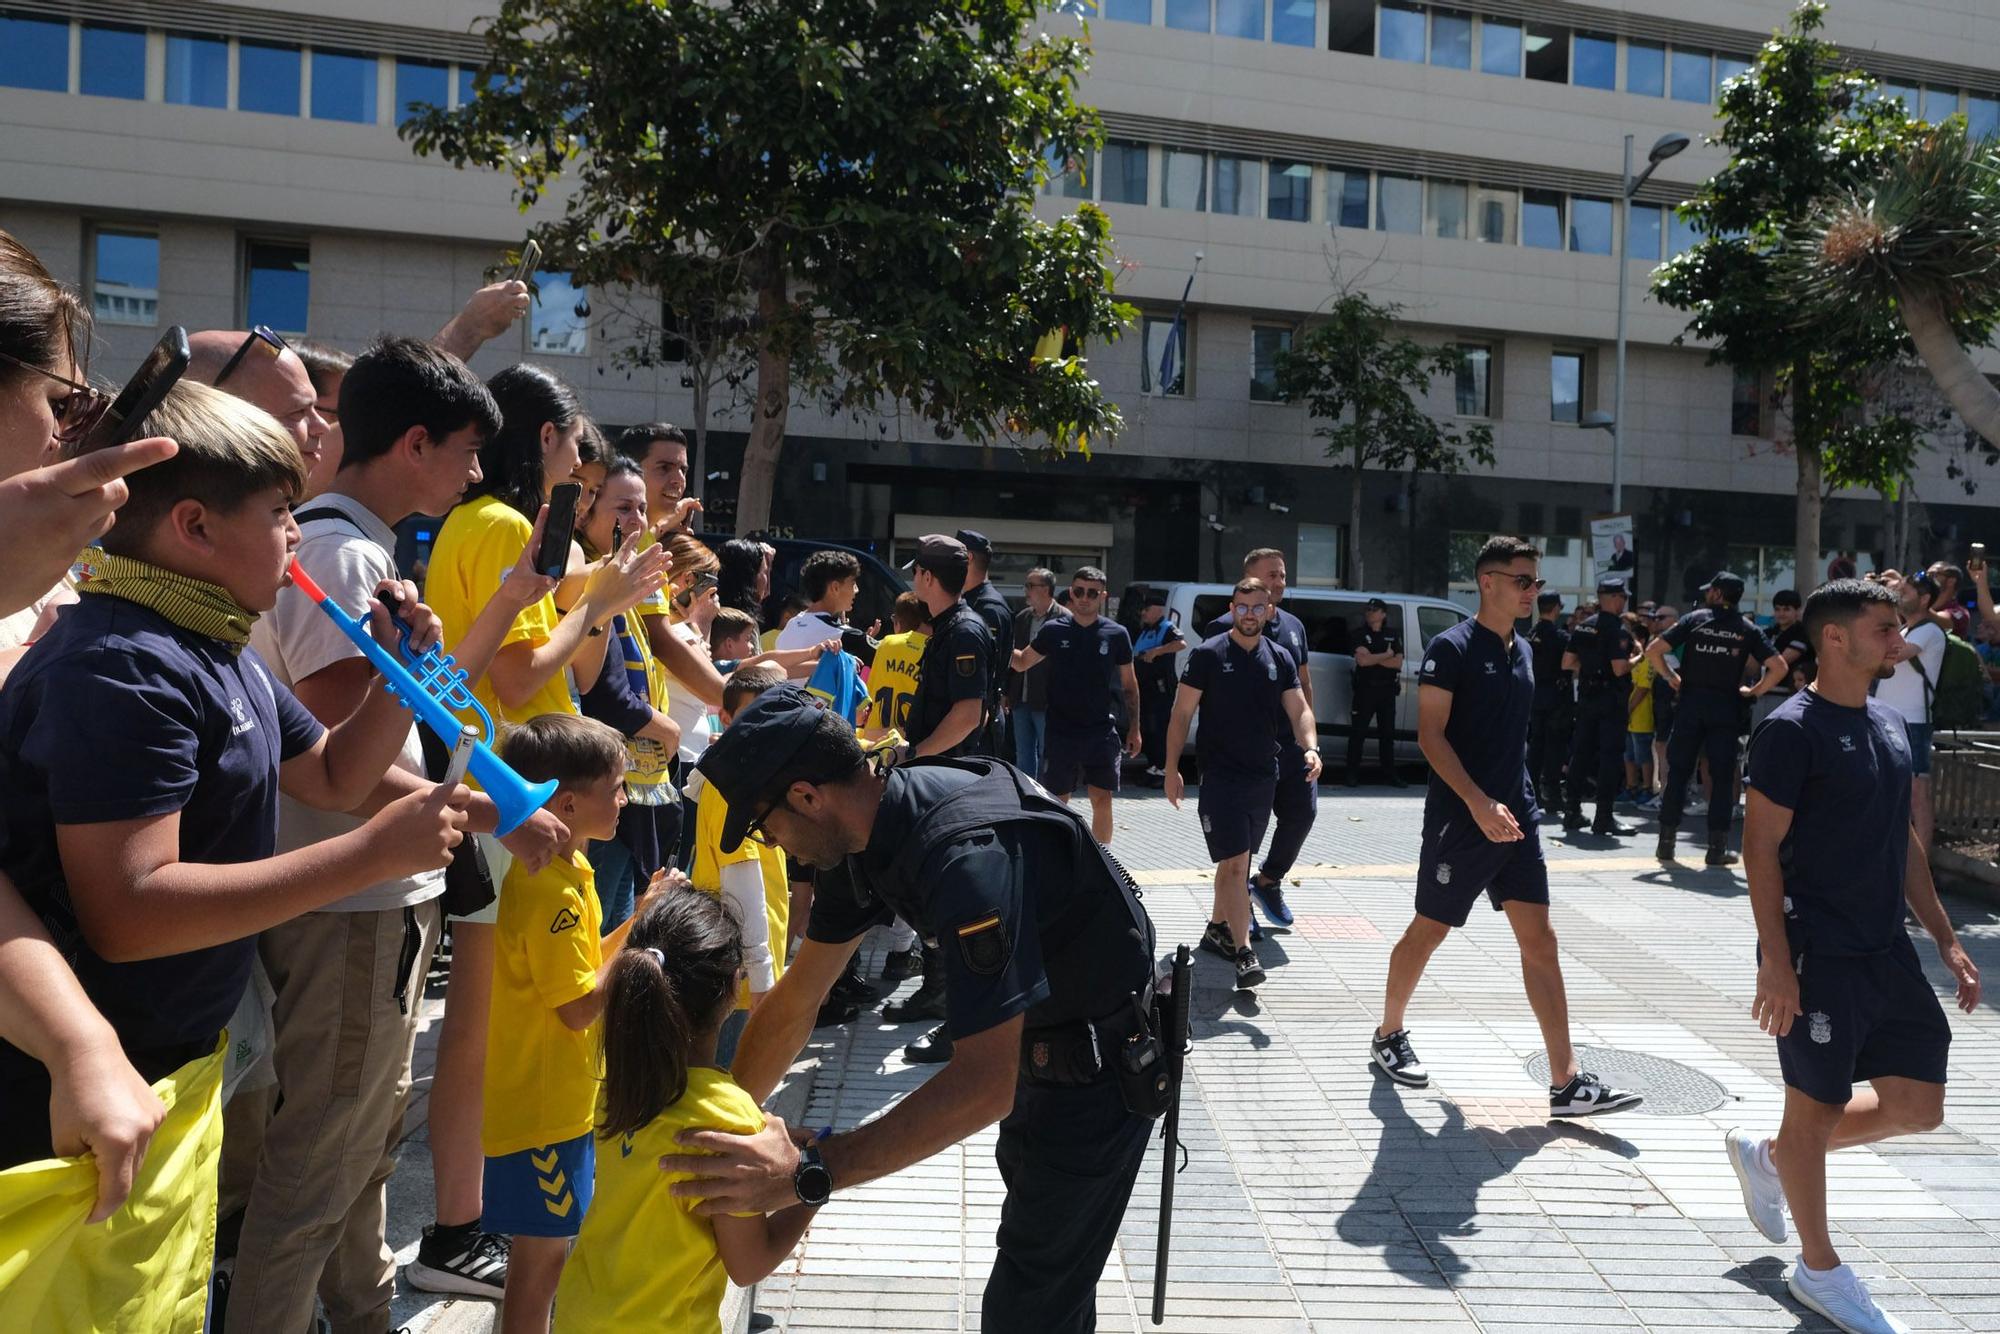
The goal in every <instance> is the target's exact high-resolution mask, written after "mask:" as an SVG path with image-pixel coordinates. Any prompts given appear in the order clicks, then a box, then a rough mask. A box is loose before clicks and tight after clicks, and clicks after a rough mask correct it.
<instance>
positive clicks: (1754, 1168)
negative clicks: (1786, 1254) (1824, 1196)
mask: <svg viewBox="0 0 2000 1334" xmlns="http://www.w3.org/2000/svg"><path fill="white" fill-rule="evenodd" d="M1722 1142H1723V1146H1724V1147H1725V1148H1726V1149H1728V1151H1729V1165H1730V1166H1731V1167H1733V1168H1735V1169H1736V1180H1737V1183H1738V1184H1739V1185H1741V1186H1742V1187H1743V1211H1744V1212H1745V1213H1747V1214H1749V1215H1750V1221H1751V1222H1752V1223H1755V1224H1756V1225H1757V1230H1758V1231H1759V1232H1761V1233H1763V1234H1764V1240H1766V1241H1774V1242H1782V1241H1783V1240H1784V1239H1785V1237H1786V1236H1787V1235H1788V1234H1787V1232H1786V1230H1785V1188H1784V1186H1783V1184H1782V1183H1780V1182H1779V1180H1778V1174H1777V1173H1776V1172H1775V1171H1773V1170H1772V1169H1771V1168H1769V1167H1767V1166H1765V1163H1764V1154H1763V1152H1762V1150H1763V1146H1764V1141H1763V1140H1760V1139H1757V1138H1756V1137H1755V1136H1753V1135H1751V1134H1750V1133H1749V1132H1748V1131H1745V1130H1742V1129H1736V1130H1731V1131H1730V1132H1729V1133H1728V1134H1727V1135H1725V1136H1724V1137H1723V1141H1722Z"/></svg>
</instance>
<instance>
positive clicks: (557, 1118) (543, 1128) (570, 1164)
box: [480, 713, 686, 1334]
mask: <svg viewBox="0 0 2000 1334" xmlns="http://www.w3.org/2000/svg"><path fill="white" fill-rule="evenodd" d="M500 754H501V757H502V758H503V759H505V760H506V761H507V762H508V763H509V764H511V765H512V766H514V768H515V770H516V771H517V772H518V773H520V775H521V776H522V777H523V778H526V779H527V780H528V781H529V782H531V783H538V782H544V781H546V780H548V779H554V780H556V782H557V783H558V784H559V785H560V786H558V787H557V789H556V794H555V795H554V796H553V797H551V798H549V803H548V809H549V810H551V811H553V812H554V813H555V814H556V815H557V816H558V817H559V818H560V819H561V820H562V822H563V823H564V824H565V825H566V826H568V828H569V838H568V840H567V841H566V842H564V843H563V845H562V847H561V849H560V851H559V852H558V854H557V856H556V858H555V860H554V861H552V862H550V863H549V865H548V866H547V867H546V868H545V869H543V870H541V871H533V872H531V871H529V870H528V869H527V868H526V867H525V866H524V865H522V864H521V863H519V862H516V863H515V864H514V867H513V869H511V870H510V871H508V872H507V878H506V880H505V881H504V882H503V883H502V885H501V887H500V912H499V917H498V919H497V921H496V922H495V923H494V958H493V1007H492V1012H491V1019H490V1022H489V1023H488V1026H487V1037H486V1081H485V1094H486V1097H485V1116H484V1120H483V1124H482V1126H481V1134H480V1141H481V1147H482V1149H483V1150H484V1151H485V1154H486V1169H485V1174H484V1193H485V1201H484V1206H483V1208H484V1212H483V1214H482V1215H481V1219H480V1225H481V1227H482V1228H483V1229H484V1230H485V1231H487V1232H492V1233H497V1234H500V1235H504V1236H510V1237H512V1238H513V1245H512V1251H511V1255H510V1258H509V1262H508V1266H507V1291H506V1297H505V1299H504V1304H503V1305H502V1307H501V1312H500V1329H501V1330H502V1331H503V1334H530V1332H531V1331H532V1334H547V1330H548V1327H549V1311H550V1308H551V1306H552V1305H553V1304H554V1301H555V1293H556V1283H557V1281H558V1280H559V1279H560V1278H561V1277H562V1267H563V1261H564V1259H565V1258H566V1257H567V1256H568V1254H569V1246H570V1242H571V1240H572V1239H574V1238H575V1236H576V1234H577V1229H578V1228H579V1227H580V1226H581V1225H582V1222H583V1215H584V1211H585V1210H587V1209H588V1208H589V1207H590V1194H591V1184H592V1180H593V1177H594V1168H595V1162H594V1151H593V1147H592V1137H591V1126H592V1124H593V1122H594V1120H595V1117H596V1104H597V1076H598V1051H597V1017H598V1015H599V1014H600V1013H602V1012H603V1009H604V981H605V978H606V976H607V975H608V972H609V967H608V965H607V964H606V962H605V961H606V960H607V959H609V958H611V957H612V956H614V955H616V954H617V952H618V948H619V946H621V945H623V944H624V943H625V936H626V933H627V932H628V931H630V929H631V922H630V921H628V922H626V923H625V925H624V926H621V927H619V928H618V929H617V930H615V931H613V932H612V933H611V934H610V935H609V936H607V937H605V938H603V939H602V940H600V939H599V938H598V926H599V922H600V913H599V909H598V903H597V892H596V886H595V884H594V883H593V876H592V874H591V869H590V862H589V860H588V859H587V858H586V857H585V856H584V854H583V849H584V848H585V847H586V846H587V845H588V844H589V842H590V840H591V839H594V838H609V837H611V836H613V835H614V834H615V833H616V832H617V829H618V813H619V811H620V810H621V809H622V808H623V807H624V805H625V764H626V754H625V739H624V738H623V737H621V736H620V735H619V734H618V732H617V730H616V729H615V728H612V727H608V726H606V725H605V724H603V723H600V722H595V721H593V720H591V719H588V718H581V717H578V716H576V715H575V714H567V713H548V714H543V715H541V716H539V717H536V718H531V719H529V720H528V721H527V722H525V723H523V724H521V725H520V726H519V727H516V728H514V729H512V730H511V731H509V732H508V734H507V736H506V738H505V739H504V740H503V741H502V742H501V744H500ZM670 881H671V883H670ZM685 883H686V882H685V880H684V879H681V878H680V877H679V876H678V875H677V874H675V875H672V876H670V875H669V874H668V873H665V872H662V873H661V875H659V876H657V877H655V878H654V881H653V884H652V885H651V886H650V887H649V888H648V889H647V891H646V894H645V896H644V898H642V899H641V901H640V905H639V906H640V907H641V908H643V907H644V906H645V904H646V903H647V902H649V901H651V900H652V899H653V898H654V897H655V896H656V895H657V894H659V893H661V892H663V891H664V890H666V889H669V888H673V887H679V886H684V885H685Z"/></svg>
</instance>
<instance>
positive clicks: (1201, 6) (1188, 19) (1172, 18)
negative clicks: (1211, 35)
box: [1167, 0, 1209, 32]
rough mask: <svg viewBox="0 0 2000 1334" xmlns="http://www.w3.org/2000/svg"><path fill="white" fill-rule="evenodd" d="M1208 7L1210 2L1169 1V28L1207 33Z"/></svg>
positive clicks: (1203, 0)
mask: <svg viewBox="0 0 2000 1334" xmlns="http://www.w3.org/2000/svg"><path fill="white" fill-rule="evenodd" d="M1208 7H1209V0H1167V26H1168V27H1169V28H1181V29H1185V30H1186V31H1188V32H1207V31H1208Z"/></svg>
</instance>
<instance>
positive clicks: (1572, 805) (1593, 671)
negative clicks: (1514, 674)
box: [1562, 574, 1637, 836]
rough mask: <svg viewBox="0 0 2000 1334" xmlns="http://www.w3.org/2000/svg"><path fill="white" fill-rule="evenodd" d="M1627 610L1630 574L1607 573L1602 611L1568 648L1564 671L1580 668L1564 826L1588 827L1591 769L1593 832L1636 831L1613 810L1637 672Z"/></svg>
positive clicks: (1600, 593) (1600, 591)
mask: <svg viewBox="0 0 2000 1334" xmlns="http://www.w3.org/2000/svg"><path fill="white" fill-rule="evenodd" d="M1624 615H1625V579H1624V576H1623V575H1616V574H1607V575H1605V576H1604V577H1603V578H1602V579H1599V580H1598V581H1597V615H1595V616H1593V617H1591V618H1590V619H1589V620H1587V621H1585V622H1584V623H1583V624H1582V625H1579V626H1577V627H1576V629H1574V630H1572V631H1571V632H1570V636H1569V647H1568V648H1567V649H1565V650H1564V652H1563V656H1562V667H1563V670H1564V671H1566V672H1574V673H1576V733H1575V737H1574V739H1573V740H1572V741H1571V743H1570V751H1569V773H1568V775H1567V776H1566V778H1565V781H1564V787H1565V791H1566V793H1567V797H1568V800H1567V801H1566V802H1565V803H1564V805H1563V828H1564V829H1581V828H1583V777H1584V775H1585V774H1591V775H1593V776H1594V777H1595V778H1596V780H1597V818H1596V819H1595V820H1593V821H1591V822H1590V832H1591V833H1593V834H1599V835H1605V836H1609V835H1614V834H1630V833H1633V832H1635V831H1634V830H1633V828H1632V826H1630V825H1623V824H1619V823H1618V818H1617V816H1616V814H1615V813H1614V809H1613V808H1614V804H1615V803H1616V802H1617V800H1618V788H1619V780H1620V778H1622V777H1623V775H1624V768H1625V722H1626V718H1625V696H1626V692H1627V690H1628V688H1629V687H1628V683H1627V682H1626V679H1625V678H1626V677H1628V676H1630V675H1631V674H1632V654H1633V651H1634V649H1635V648H1636V647H1637V646H1636V645H1635V644H1634V643H1633V642H1632V632H1631V631H1629V630H1627V629H1626V628H1625V621H1624V619H1623V618H1624Z"/></svg>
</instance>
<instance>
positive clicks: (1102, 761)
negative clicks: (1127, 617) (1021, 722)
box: [1030, 616, 1132, 796]
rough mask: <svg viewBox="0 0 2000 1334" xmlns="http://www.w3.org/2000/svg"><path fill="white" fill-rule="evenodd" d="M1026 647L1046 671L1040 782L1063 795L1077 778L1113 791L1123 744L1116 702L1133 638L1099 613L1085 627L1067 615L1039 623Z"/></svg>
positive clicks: (1123, 748)
mask: <svg viewBox="0 0 2000 1334" xmlns="http://www.w3.org/2000/svg"><path fill="white" fill-rule="evenodd" d="M1030 647H1032V648H1033V649H1034V650H1035V652H1037V653H1039V654H1041V655H1042V659H1043V667H1044V668H1045V669H1046V670H1047V671H1048V673H1049V679H1048V698H1049V706H1048V733H1047V737H1046V740H1044V742H1043V745H1042V772H1041V780H1042V786H1043V787H1046V788H1047V789H1048V790H1049V791H1051V792H1054V793H1058V794H1060V795H1063V796H1067V795H1068V794H1070V793H1072V792H1074V791H1076V786H1077V784H1078V783H1079V782H1081V783H1084V784H1087V785H1088V786H1090V787H1095V788H1103V789H1106V790H1108V791H1112V792H1116V791H1117V790H1118V776H1119V770H1120V768H1121V767H1122V763H1123V758H1124V752H1125V747H1124V744H1123V743H1122V742H1121V741H1120V740H1119V736H1118V716H1117V713H1116V711H1115V709H1114V702H1115V701H1116V700H1117V698H1118V684H1119V681H1120V679H1121V678H1122V677H1123V675H1124V673H1123V670H1122V669H1123V668H1124V667H1125V665H1126V664H1128V663H1130V662H1131V661H1132V636H1131V635H1129V634H1127V633H1126V631H1125V627H1124V626H1122V625H1120V624H1118V623H1117V622H1116V621H1113V620H1108V619H1106V618H1105V617H1103V616H1099V617H1098V618H1096V619H1095V620H1093V621H1092V622H1091V623H1090V624H1089V625H1085V624H1083V623H1082V622H1081V621H1078V620H1075V619H1073V618H1071V617H1067V616H1065V617H1062V618H1061V619H1055V618H1051V619H1050V620H1049V621H1047V622H1046V623H1045V624H1043V626H1042V628H1041V630H1040V631H1039V632H1038V633H1037V634H1036V635H1035V642H1034V643H1033V644H1032V645H1030Z"/></svg>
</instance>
